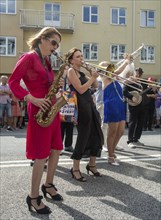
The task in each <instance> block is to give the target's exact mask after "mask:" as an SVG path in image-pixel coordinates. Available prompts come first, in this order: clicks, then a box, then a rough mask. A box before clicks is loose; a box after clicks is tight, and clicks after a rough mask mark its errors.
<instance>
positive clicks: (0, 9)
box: [0, 0, 16, 14]
mask: <svg viewBox="0 0 161 220" xmlns="http://www.w3.org/2000/svg"><path fill="white" fill-rule="evenodd" d="M0 14H16V0H0Z"/></svg>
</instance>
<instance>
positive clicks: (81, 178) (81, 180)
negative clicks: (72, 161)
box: [70, 168, 87, 182]
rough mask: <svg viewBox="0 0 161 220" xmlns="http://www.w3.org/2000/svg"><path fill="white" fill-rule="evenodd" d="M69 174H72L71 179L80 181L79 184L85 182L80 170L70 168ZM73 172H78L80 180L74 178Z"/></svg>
mask: <svg viewBox="0 0 161 220" xmlns="http://www.w3.org/2000/svg"><path fill="white" fill-rule="evenodd" d="M70 172H71V174H72V177H73V178H74V179H75V180H77V181H80V182H87V180H86V178H84V177H83V176H82V174H81V172H80V170H73V168H72V169H71V170H70ZM75 172H79V174H80V176H81V177H80V178H76V177H75V175H74V173H75Z"/></svg>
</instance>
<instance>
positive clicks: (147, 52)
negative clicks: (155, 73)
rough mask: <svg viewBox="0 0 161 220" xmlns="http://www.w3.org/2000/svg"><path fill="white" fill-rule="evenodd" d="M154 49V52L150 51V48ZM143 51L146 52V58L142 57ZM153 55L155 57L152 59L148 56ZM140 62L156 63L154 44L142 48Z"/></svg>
mask: <svg viewBox="0 0 161 220" xmlns="http://www.w3.org/2000/svg"><path fill="white" fill-rule="evenodd" d="M150 49H153V51H154V53H153V54H152V53H149V50H150ZM143 53H145V56H146V59H142V56H143ZM149 56H152V57H153V59H152V60H150V59H149V58H148V57H149ZM140 63H149V64H154V63H155V47H154V46H152V45H146V46H145V47H144V48H143V49H142V50H141V55H140Z"/></svg>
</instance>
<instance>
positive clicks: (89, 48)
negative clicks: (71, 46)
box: [82, 43, 98, 61]
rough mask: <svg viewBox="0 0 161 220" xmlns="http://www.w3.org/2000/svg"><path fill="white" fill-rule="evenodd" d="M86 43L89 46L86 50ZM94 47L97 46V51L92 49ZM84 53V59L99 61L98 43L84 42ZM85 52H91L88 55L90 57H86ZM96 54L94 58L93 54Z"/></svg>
mask: <svg viewBox="0 0 161 220" xmlns="http://www.w3.org/2000/svg"><path fill="white" fill-rule="evenodd" d="M85 45H87V46H88V48H87V49H86V51H85V49H84V46H85ZM92 47H94V48H97V50H96V51H95V50H92ZM87 50H89V51H87ZM82 53H83V57H84V60H86V61H98V43H82ZM85 53H89V55H88V56H89V59H88V58H86V57H87V56H86V55H85ZM95 54H96V58H95V59H94V58H92V56H95Z"/></svg>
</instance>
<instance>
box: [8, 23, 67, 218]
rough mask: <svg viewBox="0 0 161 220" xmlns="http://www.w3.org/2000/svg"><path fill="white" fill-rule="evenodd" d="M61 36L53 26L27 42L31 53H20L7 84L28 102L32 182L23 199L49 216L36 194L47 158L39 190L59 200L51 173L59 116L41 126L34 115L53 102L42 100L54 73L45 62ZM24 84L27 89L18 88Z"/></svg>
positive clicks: (58, 143) (58, 145)
mask: <svg viewBox="0 0 161 220" xmlns="http://www.w3.org/2000/svg"><path fill="white" fill-rule="evenodd" d="M60 41H61V34H60V33H59V32H58V31H57V30H56V29H55V28H53V27H46V28H43V29H42V30H40V32H38V33H37V34H36V35H35V36H33V37H32V38H30V39H29V41H28V45H29V48H30V52H28V53H25V54H23V55H22V56H21V57H20V59H19V61H18V62H17V64H16V66H15V68H14V70H13V73H12V75H11V77H10V79H9V85H10V88H11V90H12V92H13V93H14V95H15V96H16V97H17V98H18V99H20V100H23V99H24V100H26V101H27V102H28V108H27V110H28V117H29V121H28V127H27V137H26V157H27V159H32V160H34V165H33V170H32V180H31V191H30V193H29V195H28V196H27V198H26V202H27V205H28V208H29V210H31V208H32V207H33V208H34V209H35V210H36V212H37V213H39V214H49V213H51V210H50V208H49V207H48V206H46V205H44V203H43V202H42V201H41V199H42V196H40V195H39V188H40V182H41V178H42V175H43V169H44V165H45V161H46V160H47V159H48V170H47V176H46V181H45V183H44V184H43V185H42V186H41V190H42V192H43V194H44V197H46V194H49V195H50V197H51V199H52V200H57V201H61V200H63V198H62V196H61V195H60V194H58V193H57V189H56V188H55V186H54V184H53V179H54V174H55V171H56V167H57V164H58V160H59V154H60V152H61V150H62V149H63V144H62V139H61V129H60V117H59V114H57V116H56V117H55V119H54V120H53V122H52V123H51V125H49V126H48V127H41V126H40V125H38V124H37V121H36V119H35V115H36V113H37V112H38V110H39V109H41V110H42V111H45V110H46V109H48V108H50V106H51V105H53V104H54V103H55V101H56V98H55V97H54V99H53V100H52V101H50V100H47V99H45V96H46V95H47V94H48V92H49V88H50V86H51V84H52V82H53V80H54V74H53V71H52V68H51V65H50V62H49V60H48V56H49V55H51V54H52V53H53V52H54V51H55V50H56V49H57V48H58V47H59V43H60ZM21 79H22V80H23V81H24V83H25V85H26V87H27V90H25V89H24V88H23V87H22V86H21V85H20V81H21Z"/></svg>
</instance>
